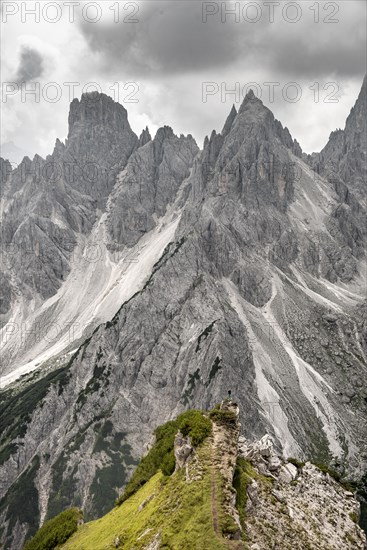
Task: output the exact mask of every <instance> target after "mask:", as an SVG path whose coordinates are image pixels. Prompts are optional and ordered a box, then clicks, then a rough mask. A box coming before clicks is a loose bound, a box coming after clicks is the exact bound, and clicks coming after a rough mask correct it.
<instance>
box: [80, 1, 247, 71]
mask: <svg viewBox="0 0 367 550" xmlns="http://www.w3.org/2000/svg"><path fill="white" fill-rule="evenodd" d="M139 6H140V9H139V13H138V14H137V16H136V17H137V18H138V20H139V22H138V23H130V24H127V23H122V22H121V23H120V24H111V25H102V24H97V25H91V24H89V23H87V22H85V21H82V22H81V23H80V26H81V30H82V33H83V34H84V36H85V38H86V40H87V42H88V44H89V45H90V48H91V50H92V51H93V52H95V53H97V54H100V55H101V57H102V60H103V62H102V63H103V64H104V68H105V70H106V71H107V72H108V71H110V70H111V69H113V67H115V68H116V66H117V67H119V68H120V67H121V68H122V69H123V70H125V71H130V73H133V74H134V76H148V75H152V76H154V73H156V74H157V75H159V74H166V75H169V74H176V73H181V74H182V73H186V72H198V71H200V70H202V69H205V68H208V69H210V68H213V67H223V66H228V65H230V64H231V63H233V62H234V61H236V59H237V58H238V56H239V55H244V54H245V51H244V50H246V46H247V44H248V42H249V39H250V35H249V34H248V33H247V34H243V33H242V32H240V29H238V25H235V27H234V28H233V26H232V25H226V24H222V23H221V21H220V16H219V18H218V16H216V17H212V18H210V17H208V21H207V22H206V23H204V22H203V20H202V9H203V7H202V3H201V2H193V1H190V0H188V1H186V0H180V1H172V0H171V1H163V2H161V1H154V0H153V1H149V2H140V3H139ZM240 45H242V51H240V49H241V48H239V46H240ZM247 47H248V46H247Z"/></svg>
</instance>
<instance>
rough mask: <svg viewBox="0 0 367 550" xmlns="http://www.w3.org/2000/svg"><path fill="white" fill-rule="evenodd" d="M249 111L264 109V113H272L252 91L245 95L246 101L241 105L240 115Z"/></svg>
mask: <svg viewBox="0 0 367 550" xmlns="http://www.w3.org/2000/svg"><path fill="white" fill-rule="evenodd" d="M249 109H251V110H254V109H257V110H261V109H263V110H264V111H266V112H269V113H271V111H270V110H269V109H268V108H267V107H266V106H265V105H264V103H263V102H262V101H261V99H259V98H258V97H257V96H256V95H255V93H254V91H253V90H252V89H250V90H249V91H248V92H247V94H246V95H245V97H244V99H243V101H242V103H241V106H240V108H239V110H238V114H242V113H243V112H245V111H248V110H249ZM271 114H272V113H271Z"/></svg>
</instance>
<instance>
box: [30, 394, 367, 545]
mask: <svg viewBox="0 0 367 550" xmlns="http://www.w3.org/2000/svg"><path fill="white" fill-rule="evenodd" d="M237 414H238V407H237V405H236V404H234V403H232V402H228V401H227V402H226V401H224V402H222V404H221V409H218V408H217V409H215V410H214V411H212V412H211V413H209V414H208V413H207V414H205V415H202V413H199V412H198V411H196V412H195V411H188V412H187V413H184V414H183V415H181V416H180V417H179V419H177V421H175V422H170V423H168V424H166V425H165V426H161V427H160V428H159V432H158V435H157V441H156V443H155V444H154V445H153V447H152V449H151V450H150V452H149V453H148V455H147V456H146V457H145V458H144V459H143V461H142V462H141V464H140V466H139V468H140V469H141V472H142V471H143V468H141V466H142V464H143V462H144V461H145V465H146V466H145V469H146V468H147V465H148V464H151V463H152V461H153V455H155V454H157V447H158V446H159V445H160V447H161V452H162V453H164V452H165V453H166V454H165V455H163V454H162V459H163V460H162V470H163V472H162V471H161V470H158V472H155V471H153V470H152V472H151V475H150V477H149V478H148V476H147V477H146V478H145V479H147V478H148V479H147V481H146V482H145V483H144V484H142V487H141V488H140V485H138V486H137V488H136V491H135V492H134V493H133V494H131V491H130V492H128V493H127V494H126V495H124V497H125V498H124V501H123V503H122V504H121V505H119V506H117V507H115V508H114V509H113V510H112V511H111V512H109V513H108V514H107V515H106V516H104V517H102V518H100V519H98V520H96V521H93V522H90V523H86V524H84V525H82V526H80V527H79V528H77V532H76V533H75V534H73V536H71V537H70V538H69V540H68V541H67V542H66V543H65V544H64V545H62V546H61V548H63V549H64V550H104V549H106V548H113V547H115V548H121V549H122V548H126V550H129V549H131V548H135V549H136V550H138V549H141V550H148V549H150V550H153V549H155V550H158V549H160V548H162V549H163V548H171V549H172V550H176V549H177V550H181V549H182V548H185V549H187V550H191V549H192V550H193V549H198V550H199V549H202V548H205V549H207V550H215V549H218V550H219V549H222V548H223V549H225V548H233V549H235V548H237V549H238V550H239V549H241V548H242V549H243V550H246V549H253V550H255V549H257V550H268V549H269V548H276V547H277V546H278V547H279V548H282V550H298V549H299V550H305V549H310V550H311V549H315V548H318V549H320V550H336V549H338V550H339V548H344V549H346V550H348V549H352V548H353V549H357V548H360V549H361V550H362V549H363V548H364V543H365V540H366V539H365V535H364V533H363V532H362V530H361V529H360V528H359V527H358V526H357V525H356V522H357V521H358V516H359V505H358V503H357V502H356V500H355V499H354V496H353V493H351V492H350V491H347V490H346V489H345V488H344V487H343V486H341V485H340V484H339V483H337V482H336V481H335V480H334V479H333V478H332V477H331V476H330V475H329V474H328V473H325V472H322V471H321V470H320V469H319V468H317V467H316V466H314V465H312V464H311V463H307V464H301V463H299V464H298V465H297V466H296V465H295V464H294V462H296V461H295V460H293V459H291V462H289V461H284V460H283V459H281V457H279V456H278V455H277V454H276V453H275V452H274V449H273V445H272V441H271V439H270V438H269V436H264V437H263V438H262V439H261V440H259V441H256V442H254V443H249V442H248V441H246V440H245V439H244V438H243V437H241V438H240V441H238V439H239V438H238V435H239V430H240V426H239V424H238V421H237V419H236V415H237ZM175 423H176V424H177V423H178V424H179V425H181V426H184V427H185V428H186V431H185V433H186V435H183V434H182V432H181V431H178V432H177V427H174V426H171V424H175ZM195 423H197V424H195ZM207 424H208V425H207ZM171 428H172V429H171ZM205 431H208V433H205ZM171 432H172V433H171ZM190 433H193V434H194V435H195V437H194V438H193V439H195V441H196V442H195V445H194V444H193V442H192V441H191V437H190V435H189V434H190ZM174 434H175V437H174V439H173V436H174ZM158 436H159V437H158ZM164 440H165V444H164V443H163V441H164ZM168 441H169V442H170V443H168ZM172 447H174V457H175V460H174V459H173V463H172V468H171V469H167V464H169V461H167V457H169V456H170V454H171V453H172V451H170V450H169V449H171V448H172ZM163 456H164V458H163ZM149 461H150V462H149ZM159 466H160V465H157V467H158V468H159ZM174 466H175V471H174ZM139 468H138V470H139ZM138 470H137V471H138ZM60 520H61V517H60ZM55 521H56V520H55ZM75 527H76V526H75V524H74V529H75ZM60 531H61V530H60ZM60 534H62V532H61V533H60ZM47 536H48V532H47V530H46V526H45V530H44V532H39V533H38V534H37V535H36V537H35V538H34V539H33V540H31V541H30V542H29V543H28V545H27V546H26V548H25V550H36V549H37V550H38V548H39V547H40V545H41V544H42V542H43V541H44V540H45V538H47ZM47 548H52V546H49V547H47Z"/></svg>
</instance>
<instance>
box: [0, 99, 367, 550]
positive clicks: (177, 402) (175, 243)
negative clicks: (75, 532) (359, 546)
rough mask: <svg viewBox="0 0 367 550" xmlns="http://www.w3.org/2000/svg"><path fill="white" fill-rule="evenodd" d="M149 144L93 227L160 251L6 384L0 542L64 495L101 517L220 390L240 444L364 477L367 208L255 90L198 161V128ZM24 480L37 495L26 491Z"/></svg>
mask: <svg viewBox="0 0 367 550" xmlns="http://www.w3.org/2000/svg"><path fill="white" fill-rule="evenodd" d="M358 101H359V100H358ZM142 140H143V142H145V141H146V140H148V141H147V142H146V143H145V145H143V146H141V147H140V148H138V149H137V150H136V151H135V152H134V153H133V154H132V156H131V157H130V159H129V160H128V162H127V165H126V167H125V168H124V169H123V170H122V171H121V172H120V173H119V174H120V175H119V176H118V178H117V180H116V182H115V185H114V186H113V189H112V191H111V194H110V197H113V200H112V198H111V200H110V202H109V199H108V200H107V205H106V218H104V217H103V216H102V218H101V220H102V221H100V222H99V223H100V225H102V226H103V231H105V232H106V234H108V235H111V233H112V235H113V238H111V241H110V244H111V246H112V247H117V249H119V248H118V247H119V245H120V243H127V244H128V246H133V245H135V246H136V244H137V243H138V244H139V243H140V240H139V237H140V235H143V234H144V236H143V237H142V238H143V239H144V238H148V239H150V238H151V237H150V235H154V234H155V233H154V231H157V235H159V226H161V233H160V234H161V235H162V233H164V234H165V239H166V242H168V243H169V244H167V246H166V248H165V251H164V253H163V254H162V255H160V253H159V252H157V255H156V258H157V260H158V261H157V262H156V263H155V265H154V266H152V264H150V263H149V264H145V265H146V271H144V274H145V273H146V274H147V277H146V278H141V279H140V281H141V283H142V284H139V285H136V286H135V287H134V291H135V294H133V291H132V290H131V292H130V291H129V292H126V288H125V287H124V282H126V281H125V280H124V278H122V279H121V287H120V288H121V294H119V292H120V291H119V292H117V293H116V295H114V298H113V302H114V304H115V306H116V310H115V311H116V313H115V312H113V313H112V310H110V309H108V308H106V310H105V311H106V314H107V313H108V312H110V313H112V314H111V316H110V320H109V321H108V322H106V323H104V324H101V325H100V326H99V327H97V328H96V329H95V330H94V332H93V334H91V336H90V337H89V338H88V339H87V340H86V341H85V342H84V343H83V344H82V345H81V346H80V348H79V349H78V350H77V351H76V352H75V354H74V355H73V356H72V358H71V359H70V360H69V362H65V363H62V362H60V363H59V365H58V370H52V369H51V370H50V372H48V373H47V376H44V377H42V376H41V378H39V377H40V374H42V371H41V372H40V373H36V374H35V375H34V376H33V379H32V377H29V378H28V379H27V378H26V379H25V380H24V381H23V382H22V383H21V384H20V385H19V384H18V385H14V386H10V387H9V388H7V389H6V390H5V391H3V392H2V410H1V411H0V412H2V416H3V418H4V420H3V425H2V439H1V447H0V449H1V462H2V465H1V468H0V496H2V497H3V499H2V501H1V502H0V514H2V516H1V517H2V520H3V525H4V532H3V535H2V537H3V540H4V541H6V547H7V548H12V549H15V548H17V544H18V545H19V540H22V537H23V536H24V533H25V532H26V531H27V529H28V527H29V518H30V517H32V525H31V529H33V530H34V529H35V528H36V527H37V525H38V522H39V521H43V520H44V518H45V517H51V516H53V515H55V514H56V513H58V512H60V511H61V510H63V509H64V508H65V507H66V506H70V505H75V506H81V507H83V509H85V513H86V518H87V519H91V518H95V517H97V516H98V515H101V514H102V513H104V512H106V511H107V510H108V508H109V506H110V504H111V501H112V500H113V498H114V497H115V496H116V495H117V493H118V492H119V491H120V490H121V489H122V487H123V486H124V485H125V484H126V481H127V479H128V477H129V476H130V474H131V471H132V470H133V469H134V466H135V465H136V461H137V458H138V457H139V456H141V454H142V451H143V450H144V449H145V447H146V445H147V443H148V442H149V440H150V434H151V430H152V429H153V428H154V427H155V426H157V425H159V424H160V423H162V422H163V421H165V420H168V419H169V418H172V417H173V416H176V414H177V413H178V412H180V411H182V410H184V409H186V408H187V407H200V408H204V409H209V408H210V407H212V406H213V405H214V404H215V403H216V402H218V401H219V400H220V399H221V397H222V395H223V391H224V389H225V390H226V389H228V388H232V389H233V391H235V393H236V396H237V398H238V400H239V402H240V404H241V423H242V428H241V429H242V433H243V435H245V436H246V437H248V438H251V439H254V438H258V437H260V436H262V435H263V433H265V432H268V433H270V434H271V435H272V436H273V437H274V439H275V440H276V441H277V445H278V446H279V450H281V451H282V452H283V454H284V455H285V456H291V455H292V456H297V457H298V458H305V457H306V458H311V459H313V460H314V461H320V462H324V463H331V462H333V463H334V464H335V465H336V466H337V467H338V468H339V469H340V470H342V471H343V472H344V471H345V472H346V473H347V474H348V475H349V476H354V477H355V478H357V479H358V478H360V477H361V476H362V475H363V473H364V472H365V470H366V461H367V456H366V451H365V447H364V445H365V443H364V442H365V439H366V436H367V426H366V410H367V402H366V399H367V393H366V387H365V385H364V380H365V379H366V370H367V369H366V351H367V348H366V323H365V311H366V310H365V307H366V306H365V303H364V293H365V283H366V281H365V255H364V246H365V244H366V224H365V218H366V213H365V210H364V209H363V206H362V205H358V207H357V206H356V204H357V202H358V201H357V199H356V198H355V195H354V194H353V193H354V191H353V189H352V188H351V189H350V190H349V188H348V183H345V182H343V181H342V180H340V185H337V186H336V185H335V182H334V181H329V180H328V179H327V177H324V176H322V175H319V174H316V173H315V172H314V171H313V170H312V168H311V167H310V165H309V164H307V163H305V162H304V160H302V158H301V157H302V154H301V150H300V147H299V145H298V143H297V142H296V141H293V139H292V138H291V136H290V134H289V132H288V130H287V129H284V128H283V127H282V125H281V124H280V123H279V122H278V121H276V120H275V118H274V116H273V114H272V113H271V112H270V111H269V110H268V109H267V108H266V107H265V106H264V105H263V104H262V102H261V101H260V100H258V99H256V98H255V96H254V95H253V94H252V93H249V94H248V95H247V96H246V98H245V99H244V102H243V104H242V106H241V108H240V110H239V112H238V113H237V112H236V110H235V109H232V111H231V113H230V115H229V117H228V119H227V121H226V123H225V125H224V128H223V131H222V133H221V134H216V133H215V132H213V133H212V135H211V137H210V139H207V140H206V141H205V144H204V149H203V151H202V152H201V153H200V154H198V155H197V156H196V158H195V159H194V160H193V157H194V156H195V155H196V146H195V145H194V143H193V142H192V138H191V137H190V136H188V137H187V138H176V137H175V136H172V133H171V131H170V130H168V129H166V128H164V129H162V130H161V131H160V132H158V134H157V136H156V138H155V139H154V140H153V141H149V136H146V135H145V136H144V138H142ZM166 140H167V142H166ZM162 143H163V144H165V143H167V144H166V147H164V146H162ZM361 144H362V143H361ZM362 154H363V151H361V152H360V155H362ZM192 160H193V164H192V169H191V171H190V163H192ZM152 163H153V164H154V165H155V168H154V169H153V168H152V166H151V165H152ZM180 178H181V179H180ZM341 186H344V187H345V188H346V189H347V190H348V193H344V194H342V193H341V192H340V189H341ZM145 196H148V197H149V200H145ZM346 201H347V202H346ZM127 205H128V206H127ZM164 205H166V210H165V206H164ZM119 211H123V212H126V216H127V221H126V219H122V220H120V219H119V216H118V212H119ZM130 212H132V214H130ZM162 215H163V218H161V220H160V223H158V225H155V224H157V219H156V217H157V216H162ZM104 220H105V221H104ZM167 223H168V225H165V224H167ZM169 224H171V225H169ZM95 227H98V224H97V226H95ZM146 231H150V233H148V234H147V233H144V232H146ZM152 232H153V233H152ZM166 232H167V233H166ZM97 238H99V237H97ZM104 242H105V241H104ZM155 242H156V240H155V237H152V238H151V240H149V243H148V245H147V246H148V247H149V250H150V248H151V246H153V245H154V243H155ZM162 244H163V239H162ZM158 248H159V247H158ZM158 258H159V259H158ZM104 263H105V262H104ZM77 265H79V262H77ZM137 265H139V264H137ZM151 266H152V267H151ZM150 267H151V271H150V273H148V272H149V269H150ZM118 269H119V267H118V266H117V268H116V272H118ZM138 271H139V269H138ZM138 271H135V272H133V273H134V274H135V275H131V276H132V277H135V276H136V274H137V273H138ZM91 272H92V273H94V269H93V270H91ZM92 273H91V275H92ZM97 273H98V272H97ZM104 273H105V272H104V271H102V272H100V273H99V274H98V278H100V279H103V278H104ZM108 277H109V281H110V279H112V280H113V281H114V279H113V278H112V277H111V275H110V274H108ZM143 279H144V280H145V282H143ZM66 283H67V281H66ZM103 285H106V282H105V281H103ZM62 288H65V287H61V289H62ZM66 288H67V287H66ZM70 288H71V289H72V288H73V284H72V282H70ZM105 288H106V287H105V286H104V289H105ZM107 288H109V287H108V286H107ZM114 288H115V287H114ZM124 288H125V289H124ZM129 288H131V287H129ZM124 292H125V294H123V293H124ZM71 296H73V295H72V294H71ZM75 296H76V295H75V294H74V300H75ZM122 297H123V299H124V300H125V302H124V303H123V304H122V305H121V302H120V303H119V304H117V303H116V302H117V301H118V300H119V298H120V299H121V298H122ZM96 299H97V297H96ZM91 303H93V302H91ZM99 303H100V302H98V304H99ZM72 306H73V307H74V304H73V303H72ZM86 306H87V304H86ZM86 306H84V305H83V310H84V308H85V307H86ZM73 307H70V308H69V310H68V311H72V309H73ZM93 307H94V306H93ZM92 309H93V308H92ZM60 314H61V313H60ZM88 315H89V314H88ZM113 315H114V316H113ZM101 317H102V316H101ZM100 320H105V319H103V317H102V319H101V318H100ZM45 349H46V348H45ZM10 411H11V412H10ZM110 479H113V480H114V484H111V483H107V480H110ZM24 484H28V485H29V486H30V487H32V490H33V494H34V499H33V501H32V500H29V501H27V502H21V500H22V499H21V495H22V486H24ZM20 502H21V505H18V506H15V505H14V503H17V504H19V503H20ZM9 503H10V504H11V505H12V506H11V507H10V504H9ZM10 508H11V509H10Z"/></svg>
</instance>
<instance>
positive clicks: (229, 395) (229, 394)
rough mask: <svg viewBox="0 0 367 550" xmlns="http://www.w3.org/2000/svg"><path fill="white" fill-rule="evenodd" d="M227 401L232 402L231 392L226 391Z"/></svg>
mask: <svg viewBox="0 0 367 550" xmlns="http://www.w3.org/2000/svg"><path fill="white" fill-rule="evenodd" d="M227 399H228V401H232V391H231V390H228V397H227Z"/></svg>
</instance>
